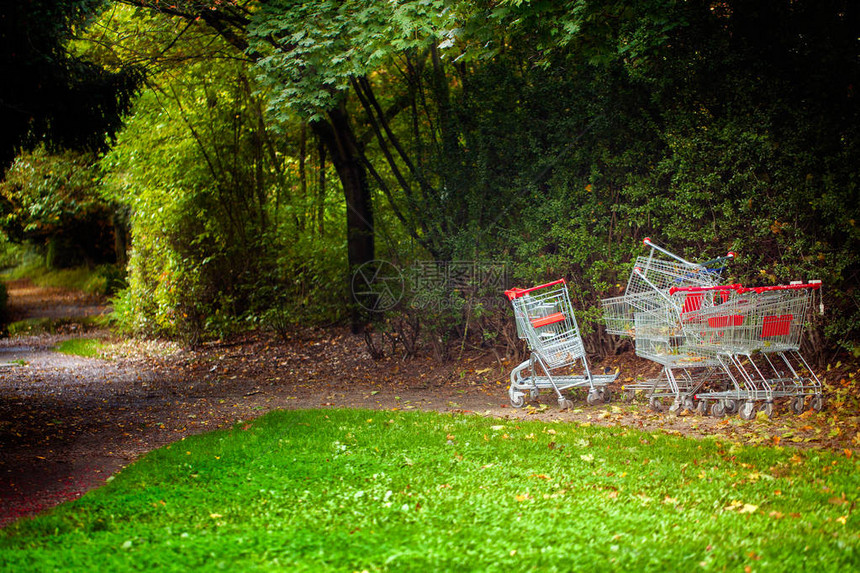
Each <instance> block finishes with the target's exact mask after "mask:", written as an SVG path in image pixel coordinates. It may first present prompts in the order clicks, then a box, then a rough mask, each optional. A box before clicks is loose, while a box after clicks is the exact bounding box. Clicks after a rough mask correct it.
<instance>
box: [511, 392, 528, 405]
mask: <svg viewBox="0 0 860 573" xmlns="http://www.w3.org/2000/svg"><path fill="white" fill-rule="evenodd" d="M525 404H526V397H525V396H523V395H522V394H521V393H519V392H518V393H517V394H516V395H514V396H511V406H513V407H514V408H522V407H523V406H525Z"/></svg>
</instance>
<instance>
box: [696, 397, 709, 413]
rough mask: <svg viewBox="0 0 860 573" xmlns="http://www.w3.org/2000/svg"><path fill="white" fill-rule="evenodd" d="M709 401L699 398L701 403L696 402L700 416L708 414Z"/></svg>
mask: <svg viewBox="0 0 860 573" xmlns="http://www.w3.org/2000/svg"><path fill="white" fill-rule="evenodd" d="M708 406H709V404H708V401H707V400H699V403H698V404H696V413H697V414H699V415H700V416H707V415H708Z"/></svg>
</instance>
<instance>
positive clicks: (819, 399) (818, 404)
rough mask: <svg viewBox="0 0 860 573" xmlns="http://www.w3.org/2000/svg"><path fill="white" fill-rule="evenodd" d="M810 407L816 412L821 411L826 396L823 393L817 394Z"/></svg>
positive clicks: (810, 402)
mask: <svg viewBox="0 0 860 573" xmlns="http://www.w3.org/2000/svg"><path fill="white" fill-rule="evenodd" d="M809 407H810V408H812V409H813V410H815V411H816V412H820V411H821V409H822V408H824V397H823V396H822V395H821V394H815V395H814V396H813V397H812V400H810V401H809Z"/></svg>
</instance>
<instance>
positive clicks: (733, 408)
mask: <svg viewBox="0 0 860 573" xmlns="http://www.w3.org/2000/svg"><path fill="white" fill-rule="evenodd" d="M723 406H725V408H726V414H728V415H729V416H733V415H734V414H737V413H738V410H740V409H741V403H740V401H739V400H726V401H725V402H724V403H723Z"/></svg>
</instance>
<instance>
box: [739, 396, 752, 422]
mask: <svg viewBox="0 0 860 573" xmlns="http://www.w3.org/2000/svg"><path fill="white" fill-rule="evenodd" d="M738 414H739V415H740V417H741V418H742V419H744V420H752V419H753V418H755V402H753V401H752V400H749V401H747V402H744V403H743V404H742V405H741V409H740V411H739V412H738Z"/></svg>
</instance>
